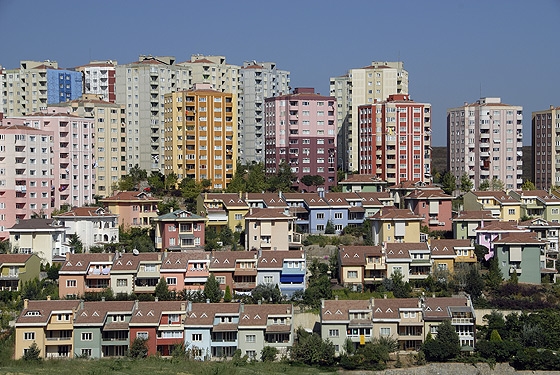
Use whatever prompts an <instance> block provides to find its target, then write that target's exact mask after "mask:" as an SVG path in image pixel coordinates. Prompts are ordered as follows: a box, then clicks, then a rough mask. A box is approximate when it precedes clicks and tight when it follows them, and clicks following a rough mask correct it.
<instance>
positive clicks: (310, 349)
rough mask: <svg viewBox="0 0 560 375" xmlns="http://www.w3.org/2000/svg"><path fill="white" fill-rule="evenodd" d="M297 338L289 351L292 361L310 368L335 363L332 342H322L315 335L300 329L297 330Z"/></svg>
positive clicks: (319, 337)
mask: <svg viewBox="0 0 560 375" xmlns="http://www.w3.org/2000/svg"><path fill="white" fill-rule="evenodd" d="M297 337H298V340H297V342H295V343H294V345H293V346H292V348H291V350H290V356H291V358H292V360H294V361H296V362H301V363H304V364H306V365H310V366H332V365H333V364H334V363H335V357H334V354H335V350H334V345H333V343H332V342H330V341H329V340H322V339H321V336H319V335H318V334H316V333H311V334H310V333H307V332H306V331H305V330H304V329H303V328H301V327H300V328H298V330H297Z"/></svg>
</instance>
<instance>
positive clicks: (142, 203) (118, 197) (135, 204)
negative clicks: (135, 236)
mask: <svg viewBox="0 0 560 375" xmlns="http://www.w3.org/2000/svg"><path fill="white" fill-rule="evenodd" d="M100 202H102V203H103V204H104V205H105V207H106V208H107V209H109V211H110V212H112V213H113V214H115V215H117V216H118V217H119V220H120V221H119V225H122V226H124V227H125V228H126V227H131V226H132V227H140V228H148V227H150V221H151V219H153V218H156V217H157V216H158V210H157V206H158V203H159V202H161V199H157V198H152V197H151V196H150V195H149V194H147V193H145V192H143V191H142V192H138V191H120V192H118V193H117V194H115V195H113V196H112V197H108V198H105V199H101V200H100Z"/></svg>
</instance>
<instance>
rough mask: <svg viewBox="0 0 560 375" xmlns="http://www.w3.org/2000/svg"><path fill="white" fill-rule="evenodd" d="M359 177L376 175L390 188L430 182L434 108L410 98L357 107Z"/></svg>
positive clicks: (398, 97) (391, 97)
mask: <svg viewBox="0 0 560 375" xmlns="http://www.w3.org/2000/svg"><path fill="white" fill-rule="evenodd" d="M355 122H356V123H357V124H358V125H359V133H358V134H357V137H356V138H358V140H359V154H358V160H359V165H357V166H356V167H357V168H358V170H359V173H360V174H364V175H375V176H377V177H378V178H380V179H382V180H384V181H387V182H388V183H389V184H390V185H393V184H398V183H400V182H403V181H421V182H430V181H431V132H432V130H431V129H432V120H431V105H430V104H427V103H417V102H415V101H413V100H412V99H410V97H409V95H406V94H396V95H389V98H388V100H386V101H380V102H375V103H374V104H367V105H360V106H358V116H357V117H356V121H355Z"/></svg>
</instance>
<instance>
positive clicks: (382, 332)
mask: <svg viewBox="0 0 560 375" xmlns="http://www.w3.org/2000/svg"><path fill="white" fill-rule="evenodd" d="M379 334H380V335H381V336H391V328H390V327H382V328H380V329H379Z"/></svg>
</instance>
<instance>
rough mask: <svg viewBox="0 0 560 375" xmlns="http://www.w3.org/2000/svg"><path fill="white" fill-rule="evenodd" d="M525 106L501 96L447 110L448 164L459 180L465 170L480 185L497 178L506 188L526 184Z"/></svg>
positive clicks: (458, 181)
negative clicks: (524, 152) (504, 101)
mask: <svg viewBox="0 0 560 375" xmlns="http://www.w3.org/2000/svg"><path fill="white" fill-rule="evenodd" d="M522 120H523V107H521V106H514V105H509V104H504V103H502V102H501V99H500V98H481V99H480V100H477V101H476V102H475V103H472V104H468V103H465V104H464V105H463V106H461V107H457V108H450V109H448V110H447V168H448V170H449V171H450V172H451V173H452V174H453V175H454V176H455V178H456V179H457V184H459V183H460V180H461V176H462V175H463V174H464V173H466V174H467V175H468V176H469V178H470V179H471V180H472V181H473V183H474V187H475V188H478V187H479V186H480V184H481V182H483V181H485V180H486V181H489V180H492V179H494V178H496V179H498V180H500V181H502V182H503V183H504V187H505V188H506V189H517V190H519V189H521V185H522V184H523V179H522V174H523V170H522V169H523V162H522V157H523V133H522V131H523V124H522Z"/></svg>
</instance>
